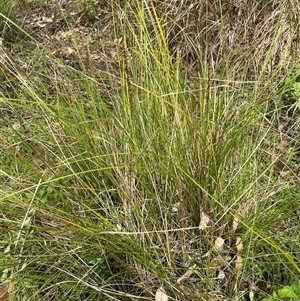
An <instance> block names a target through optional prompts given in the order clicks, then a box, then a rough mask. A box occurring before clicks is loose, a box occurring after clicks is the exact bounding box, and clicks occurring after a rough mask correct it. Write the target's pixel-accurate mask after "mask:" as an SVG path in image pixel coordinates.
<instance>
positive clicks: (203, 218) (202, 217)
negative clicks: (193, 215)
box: [199, 211, 210, 230]
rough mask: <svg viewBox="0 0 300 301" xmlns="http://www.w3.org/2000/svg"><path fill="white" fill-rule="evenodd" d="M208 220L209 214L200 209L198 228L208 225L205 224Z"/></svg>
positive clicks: (202, 228) (201, 228)
mask: <svg viewBox="0 0 300 301" xmlns="http://www.w3.org/2000/svg"><path fill="white" fill-rule="evenodd" d="M209 221H210V218H209V216H208V215H207V214H205V213H204V212H203V211H201V213H200V224H199V229H200V230H204V229H206V228H207V227H208V226H207V224H208V223H209Z"/></svg>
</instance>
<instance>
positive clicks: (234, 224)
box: [232, 218, 239, 232]
mask: <svg viewBox="0 0 300 301" xmlns="http://www.w3.org/2000/svg"><path fill="white" fill-rule="evenodd" d="M238 225H239V222H238V220H237V219H236V218H234V220H233V222H232V230H233V232H235V230H236V229H237V227H238Z"/></svg>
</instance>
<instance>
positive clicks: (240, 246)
mask: <svg viewBox="0 0 300 301" xmlns="http://www.w3.org/2000/svg"><path fill="white" fill-rule="evenodd" d="M235 245H236V250H237V251H238V252H242V251H243V242H242V240H241V237H240V236H238V237H237V238H236V243H235Z"/></svg>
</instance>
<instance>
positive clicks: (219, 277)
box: [217, 270, 225, 280]
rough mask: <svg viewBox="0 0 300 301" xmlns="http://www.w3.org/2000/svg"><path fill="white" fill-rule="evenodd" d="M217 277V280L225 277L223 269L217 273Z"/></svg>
mask: <svg viewBox="0 0 300 301" xmlns="http://www.w3.org/2000/svg"><path fill="white" fill-rule="evenodd" d="M217 279H218V280H223V279H225V273H224V271H222V270H221V271H219V274H218V276H217Z"/></svg>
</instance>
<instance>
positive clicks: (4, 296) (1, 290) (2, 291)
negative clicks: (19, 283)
mask: <svg viewBox="0 0 300 301" xmlns="http://www.w3.org/2000/svg"><path fill="white" fill-rule="evenodd" d="M9 286H10V284H9V282H6V283H3V284H1V285H0V301H4V300H8V298H9V291H8V290H9Z"/></svg>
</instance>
